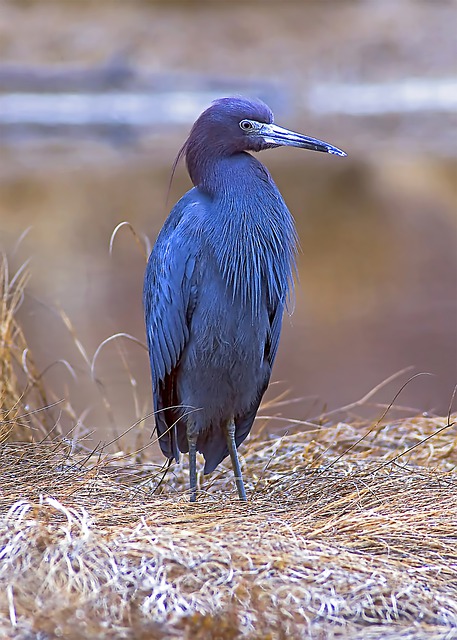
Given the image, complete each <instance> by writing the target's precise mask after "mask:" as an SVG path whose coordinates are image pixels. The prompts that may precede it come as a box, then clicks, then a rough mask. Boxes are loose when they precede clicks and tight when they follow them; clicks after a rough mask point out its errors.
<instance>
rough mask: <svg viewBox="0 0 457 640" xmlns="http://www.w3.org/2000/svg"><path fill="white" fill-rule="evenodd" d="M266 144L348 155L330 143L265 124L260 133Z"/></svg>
mask: <svg viewBox="0 0 457 640" xmlns="http://www.w3.org/2000/svg"><path fill="white" fill-rule="evenodd" d="M258 133H259V134H260V136H261V137H262V138H263V140H264V142H266V143H267V144H271V145H275V146H278V147H281V146H288V147H300V148H301V149H311V151H322V152H323V153H332V154H333V155H335V156H346V155H347V154H346V153H345V152H344V151H341V149H338V147H334V146H333V145H331V144H329V143H328V142H324V141H323V140H317V139H316V138H310V137H309V136H303V135H302V134H301V133H295V131H289V129H284V128H283V127H278V125H276V124H263V125H262V127H261V128H260V130H259V131H258Z"/></svg>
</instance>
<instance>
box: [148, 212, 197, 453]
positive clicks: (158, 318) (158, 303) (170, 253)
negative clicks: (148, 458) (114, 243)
mask: <svg viewBox="0 0 457 640" xmlns="http://www.w3.org/2000/svg"><path fill="white" fill-rule="evenodd" d="M178 204H179V203H178ZM177 207H178V205H176V206H175V208H174V209H173V211H172V212H171V214H170V216H169V217H168V219H167V221H166V223H165V225H164V227H163V229H162V231H161V232H160V234H159V237H158V238H157V242H156V244H155V245H154V248H153V250H152V252H151V255H150V257H149V261H148V265H147V268H146V273H145V279H144V292H143V302H144V312H145V323H146V334H147V341H148V347H149V358H150V364H151V375H152V390H153V396H154V410H155V421H156V427H157V432H158V436H159V443H160V446H161V449H162V452H163V453H164V455H165V456H167V457H168V458H172V457H175V458H176V459H179V450H178V447H177V442H176V428H175V427H174V426H173V424H174V423H175V422H176V420H178V419H179V417H180V415H181V413H180V411H179V409H178V408H175V409H173V408H172V407H173V406H174V405H175V404H176V394H175V382H174V370H175V368H176V366H177V365H178V363H179V359H180V357H181V354H182V351H183V349H184V347H185V345H186V343H187V341H188V338H189V319H190V316H191V312H192V307H193V305H194V304H195V301H194V299H195V295H196V292H195V290H196V287H195V285H194V283H193V274H194V270H195V263H196V251H195V249H193V247H192V242H190V237H189V233H188V229H187V225H186V224H185V215H184V214H185V209H183V208H182V207H181V208H179V207H178V208H177Z"/></svg>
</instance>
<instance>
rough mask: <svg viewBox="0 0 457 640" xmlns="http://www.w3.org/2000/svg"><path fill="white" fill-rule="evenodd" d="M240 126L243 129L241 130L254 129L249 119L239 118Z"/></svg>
mask: <svg viewBox="0 0 457 640" xmlns="http://www.w3.org/2000/svg"><path fill="white" fill-rule="evenodd" d="M240 128H241V129H243V131H252V129H254V128H255V127H254V123H253V122H251V121H250V120H241V122H240Z"/></svg>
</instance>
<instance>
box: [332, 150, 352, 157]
mask: <svg viewBox="0 0 457 640" xmlns="http://www.w3.org/2000/svg"><path fill="white" fill-rule="evenodd" d="M328 152H329V153H331V154H332V156H340V157H341V158H347V155H348V154H347V153H346V152H345V151H342V150H341V149H329V151H328Z"/></svg>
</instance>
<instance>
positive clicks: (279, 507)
mask: <svg viewBox="0 0 457 640" xmlns="http://www.w3.org/2000/svg"><path fill="white" fill-rule="evenodd" d="M5 274H6V275H5ZM25 281H26V277H25V275H22V276H21V275H19V277H18V278H16V280H15V281H13V282H12V283H11V282H10V281H9V279H8V275H7V270H6V263H4V266H3V272H2V283H3V292H1V291H0V293H2V297H1V300H2V303H3V306H2V311H1V315H0V331H1V336H2V341H1V343H0V350H1V356H2V357H1V366H2V370H1V372H2V377H1V379H0V398H1V411H2V414H1V418H2V422H1V425H0V427H1V434H2V439H1V446H0V456H1V471H0V473H1V485H0V486H1V493H0V637H1V638H5V639H9V638H11V639H12V638H15V639H18V640H21V639H24V640H25V639H31V638H40V639H43V640H47V639H53V638H65V639H67V640H76V639H83V638H94V639H97V638H100V639H101V638H103V639H105V638H108V639H110V638H129V639H130V638H131V639H138V640H141V639H146V638H148V639H149V638H151V639H154V638H188V639H189V640H190V639H191V638H199V639H200V638H201V639H203V640H206V639H207V640H210V639H211V640H212V639H216V640H217V639H221V640H222V639H223V640H230V639H235V638H240V637H245V638H251V639H258V640H260V639H268V638H271V639H273V638H278V639H283V638H284V639H285V638H307V637H309V638H315V639H326V638H360V639H362V638H363V639H365V638H366V639H374V638H379V639H381V638H405V639H406V638H408V639H409V638H425V637H427V638H443V639H444V638H449V639H450V638H455V637H457V633H456V628H457V475H456V473H455V468H456V464H457V449H456V444H457V433H456V432H457V428H456V426H455V425H454V424H453V422H452V417H451V416H448V417H447V418H439V417H415V418H411V419H402V420H398V421H396V422H395V423H393V422H390V421H387V420H386V419H384V421H383V422H382V423H379V424H376V425H375V426H374V427H373V428H370V427H369V426H363V425H361V424H353V423H344V422H340V423H337V424H325V425H323V426H321V427H316V428H315V429H308V430H307V431H305V432H296V433H293V434H291V435H286V436H283V437H281V438H280V437H277V436H276V437H274V436H270V437H265V436H262V435H257V436H254V437H252V438H251V439H250V440H249V441H248V443H247V444H246V446H243V447H242V449H241V451H242V454H243V471H244V475H245V480H246V488H247V492H248V502H247V503H246V504H242V503H239V502H238V500H236V499H235V490H234V487H233V480H232V474H231V472H230V470H229V468H228V466H227V465H221V467H220V468H219V469H218V471H217V472H215V473H214V474H212V476H211V477H210V478H209V479H205V480H204V481H203V478H202V479H201V480H202V485H201V491H200V494H199V499H198V502H197V503H196V504H190V503H189V502H188V501H187V496H186V487H187V477H186V474H187V461H184V463H183V465H182V466H179V467H175V468H174V469H172V470H171V472H170V473H169V474H168V476H167V477H166V478H165V480H164V481H163V483H162V484H160V479H161V477H162V476H161V473H160V470H159V469H158V468H157V465H155V464H153V463H152V462H151V461H148V456H147V454H146V453H145V452H143V453H141V454H130V455H127V454H125V455H123V454H122V453H121V452H120V451H118V452H116V453H112V454H108V453H104V452H102V451H98V450H96V451H86V450H84V448H83V447H82V446H81V445H80V444H78V443H77V442H75V441H74V440H70V439H68V438H64V437H63V436H62V434H61V433H58V432H57V431H58V428H59V427H58V425H57V426H56V428H55V430H54V432H53V435H52V437H48V438H47V439H45V440H43V436H44V434H45V433H46V430H49V427H48V426H46V419H47V415H48V414H47V411H46V409H43V410H42V411H37V410H38V409H40V408H43V407H45V406H46V404H47V403H49V402H50V399H49V394H47V393H46V390H45V389H43V388H40V383H39V380H40V376H39V375H38V374H37V373H36V372H34V371H33V369H32V367H31V365H30V357H29V356H27V357H26V358H23V356H22V353H23V352H24V350H25V349H26V348H27V346H26V343H25V339H24V336H23V335H22V333H21V331H20V327H19V326H18V324H17V318H16V314H15V311H16V309H17V305H18V303H19V301H20V295H21V291H22V290H23V287H24V285H25ZM26 396H28V400H27V401H26V400H25V397H26ZM51 400H52V398H51ZM25 416H27V418H25ZM31 416H33V420H34V423H33V425H31V423H30V420H31V419H32V418H31ZM35 422H36V424H35ZM30 426H33V429H30ZM24 434H26V437H24ZM364 435H365V437H362V436H364ZM159 492H160V494H159Z"/></svg>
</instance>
